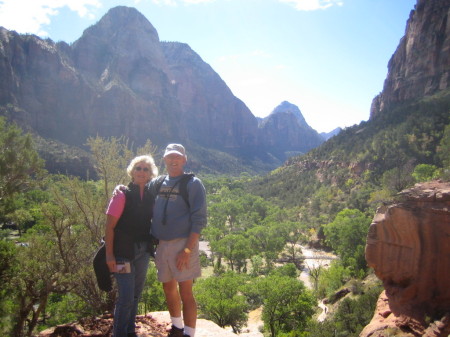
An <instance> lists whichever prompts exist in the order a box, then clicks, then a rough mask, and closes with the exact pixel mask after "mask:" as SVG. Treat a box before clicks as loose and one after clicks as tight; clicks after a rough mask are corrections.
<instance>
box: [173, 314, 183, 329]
mask: <svg viewBox="0 0 450 337" xmlns="http://www.w3.org/2000/svg"><path fill="white" fill-rule="evenodd" d="M170 320H171V321H172V325H173V326H175V327H177V328H178V329H183V319H182V318H181V317H172V316H171V317H170Z"/></svg>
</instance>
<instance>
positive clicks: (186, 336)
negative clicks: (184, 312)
mask: <svg viewBox="0 0 450 337" xmlns="http://www.w3.org/2000/svg"><path fill="white" fill-rule="evenodd" d="M183 337H191V336H189V335H183Z"/></svg>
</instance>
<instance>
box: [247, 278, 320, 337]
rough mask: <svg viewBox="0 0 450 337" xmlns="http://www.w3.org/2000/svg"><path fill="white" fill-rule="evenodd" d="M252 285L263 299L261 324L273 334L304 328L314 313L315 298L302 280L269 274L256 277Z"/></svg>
mask: <svg viewBox="0 0 450 337" xmlns="http://www.w3.org/2000/svg"><path fill="white" fill-rule="evenodd" d="M255 287H256V289H257V291H258V293H259V296H261V298H262V303H263V312H262V318H263V321H264V325H265V326H266V327H267V328H268V330H269V331H270V334H271V336H272V337H275V336H278V334H279V333H280V332H289V331H293V330H300V331H301V330H303V329H304V327H305V326H306V323H307V321H308V320H309V319H310V317H311V316H312V315H313V313H314V309H313V308H314V306H315V299H314V297H313V296H312V294H311V293H310V292H309V291H308V290H307V289H306V288H305V286H304V284H303V282H301V281H298V280H297V279H295V278H292V277H290V276H283V275H280V274H279V273H272V274H270V275H269V276H267V277H264V278H261V279H258V280H257V281H256V282H255Z"/></svg>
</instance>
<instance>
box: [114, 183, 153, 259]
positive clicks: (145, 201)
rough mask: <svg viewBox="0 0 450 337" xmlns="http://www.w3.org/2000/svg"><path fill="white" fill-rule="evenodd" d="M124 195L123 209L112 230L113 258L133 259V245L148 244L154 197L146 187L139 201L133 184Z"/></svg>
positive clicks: (138, 195)
mask: <svg viewBox="0 0 450 337" xmlns="http://www.w3.org/2000/svg"><path fill="white" fill-rule="evenodd" d="M124 193H125V207H124V209H123V213H122V216H121V217H120V219H119V221H118V222H117V225H116V227H115V228H114V256H116V257H122V258H126V259H133V258H134V243H138V242H150V227H151V219H152V215H153V204H154V197H153V196H152V194H151V193H150V191H149V189H148V186H147V185H146V186H145V188H144V195H143V198H142V200H141V195H140V192H139V186H138V185H135V184H133V183H130V184H129V185H128V189H127V190H125V191H124Z"/></svg>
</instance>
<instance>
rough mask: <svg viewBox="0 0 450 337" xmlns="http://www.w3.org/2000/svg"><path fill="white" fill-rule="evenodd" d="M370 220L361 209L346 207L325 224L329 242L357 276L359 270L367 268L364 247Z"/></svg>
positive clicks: (345, 264)
mask: <svg viewBox="0 0 450 337" xmlns="http://www.w3.org/2000/svg"><path fill="white" fill-rule="evenodd" d="M370 222H371V219H370V218H368V217H367V216H366V215H365V214H364V213H362V212H361V211H359V210H355V209H344V210H343V211H341V212H339V213H338V215H337V216H336V218H335V219H334V221H333V222H331V223H329V224H327V225H325V226H324V233H325V236H326V241H327V243H328V244H329V245H330V247H332V248H333V250H334V251H335V252H336V253H337V254H338V255H339V257H340V258H341V260H342V263H343V265H344V266H345V267H350V268H351V269H352V271H353V274H354V275H355V276H356V275H357V274H358V273H359V270H363V271H365V270H367V264H366V259H365V255H364V249H365V245H366V238H367V231H368V229H369V225H370Z"/></svg>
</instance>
